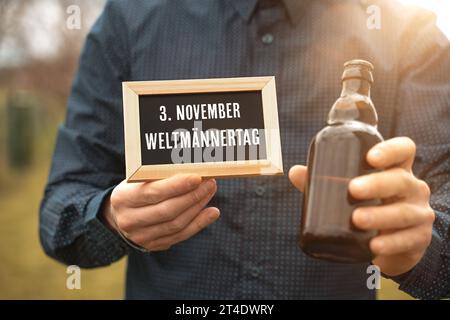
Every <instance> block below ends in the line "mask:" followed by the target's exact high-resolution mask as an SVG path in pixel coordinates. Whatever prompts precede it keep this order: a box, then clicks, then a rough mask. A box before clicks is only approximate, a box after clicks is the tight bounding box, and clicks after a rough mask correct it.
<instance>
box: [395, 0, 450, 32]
mask: <svg viewBox="0 0 450 320" xmlns="http://www.w3.org/2000/svg"><path fill="white" fill-rule="evenodd" d="M398 1H400V2H401V3H402V4H404V5H412V6H418V7H422V8H425V9H428V10H430V11H432V12H434V13H435V14H436V15H437V18H438V20H437V25H438V27H439V28H440V29H441V30H442V31H443V32H444V33H445V35H446V36H447V38H449V39H450V0H398Z"/></svg>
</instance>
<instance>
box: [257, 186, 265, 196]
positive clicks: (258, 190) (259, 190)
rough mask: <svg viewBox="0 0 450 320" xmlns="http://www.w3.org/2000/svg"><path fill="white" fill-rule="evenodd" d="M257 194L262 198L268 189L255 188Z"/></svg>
mask: <svg viewBox="0 0 450 320" xmlns="http://www.w3.org/2000/svg"><path fill="white" fill-rule="evenodd" d="M255 193H256V194H257V195H258V196H260V197H261V196H263V195H264V194H265V193H266V188H265V187H263V186H258V187H256V188H255Z"/></svg>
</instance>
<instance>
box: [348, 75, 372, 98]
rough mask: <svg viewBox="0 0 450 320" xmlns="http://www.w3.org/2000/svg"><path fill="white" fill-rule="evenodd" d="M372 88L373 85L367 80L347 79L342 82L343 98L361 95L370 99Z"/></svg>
mask: <svg viewBox="0 0 450 320" xmlns="http://www.w3.org/2000/svg"><path fill="white" fill-rule="evenodd" d="M370 87H371V83H370V82H369V81H367V80H365V79H358V78H351V79H346V80H344V81H343V82H342V92H341V97H343V96H347V95H352V94H360V95H363V96H367V97H370Z"/></svg>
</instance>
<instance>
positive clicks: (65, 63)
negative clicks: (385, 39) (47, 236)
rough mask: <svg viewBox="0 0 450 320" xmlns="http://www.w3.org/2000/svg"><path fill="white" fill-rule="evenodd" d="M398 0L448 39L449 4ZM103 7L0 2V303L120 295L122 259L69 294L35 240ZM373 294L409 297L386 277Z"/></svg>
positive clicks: (95, 2)
mask: <svg viewBox="0 0 450 320" xmlns="http://www.w3.org/2000/svg"><path fill="white" fill-rule="evenodd" d="M401 2H403V3H406V4H408V5H419V6H424V7H426V8H428V9H430V10H432V11H434V12H435V13H437V14H438V18H439V20H438V25H439V26H440V27H441V29H442V30H443V31H444V32H445V33H446V34H447V35H448V36H449V37H450V1H449V0H401ZM104 3H105V1H104V0H0V299H122V298H123V295H124V278H125V259H122V260H121V261H119V262H118V263H115V264H113V265H112V266H110V267H107V268H100V269H95V270H83V271H82V277H81V279H82V280H81V290H68V289H67V288H66V279H67V274H66V267H65V266H63V265H61V264H59V263H57V262H55V261H53V260H51V259H50V258H48V257H47V256H45V254H44V252H43V251H42V249H41V246H40V242H39V235H38V210H39V204H40V199H41V196H42V192H43V189H44V186H45V182H46V178H47V174H48V170H49V166H50V160H51V154H52V151H53V146H54V141H55V134H56V130H57V126H58V125H59V124H60V123H61V122H62V121H63V119H64V114H65V108H66V100H67V97H68V94H69V93H70V86H71V82H72V78H73V75H74V72H75V70H76V67H77V61H78V57H79V54H80V49H81V47H82V45H83V42H84V38H85V36H86V34H87V32H88V31H89V29H90V27H91V26H92V24H93V23H94V21H95V19H96V18H97V16H98V15H99V14H100V12H101V10H102V8H103V6H104ZM78 17H79V19H80V20H79V21H77V18H78ZM74 19H75V20H74ZM77 22H79V23H77ZM378 297H379V298H380V299H408V298H410V297H409V296H408V295H406V294H405V293H402V292H401V291H399V290H398V289H397V285H396V284H395V283H393V282H392V281H389V280H385V279H383V282H382V286H381V290H379V292H378Z"/></svg>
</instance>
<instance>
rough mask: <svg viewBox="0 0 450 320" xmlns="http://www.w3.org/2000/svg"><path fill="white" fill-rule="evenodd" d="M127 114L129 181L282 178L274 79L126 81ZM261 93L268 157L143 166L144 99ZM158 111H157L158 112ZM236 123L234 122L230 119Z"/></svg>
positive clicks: (125, 117) (127, 171) (124, 98)
mask: <svg viewBox="0 0 450 320" xmlns="http://www.w3.org/2000/svg"><path fill="white" fill-rule="evenodd" d="M122 88H123V114H124V135H125V136H124V138H125V162H126V178H127V181H128V182H140V181H147V180H156V179H163V178H166V177H169V176H171V175H174V174H176V173H197V174H199V175H201V176H203V177H238V176H256V175H282V174H283V163H282V154H281V142H280V132H279V123H278V109H277V98H276V89H275V78H274V77H271V76H270V77H245V78H215V79H194V80H167V81H135V82H123V83H122ZM250 91H251V92H255V91H256V92H260V94H261V100H262V112H263V119H264V132H265V133H264V134H265V137H264V138H265V139H264V143H265V153H266V157H265V158H264V159H259V160H236V161H218V162H198V163H167V164H151V165H146V164H143V163H142V156H141V155H142V153H141V152H142V150H141V145H142V144H141V134H142V133H141V128H140V123H141V122H140V108H139V101H140V97H141V96H147V95H158V96H160V95H178V94H187V93H189V94H191V93H195V94H203V93H221V94H224V95H225V96H226V94H227V93H233V92H250ZM155 112H157V109H156V111H155ZM230 121H232V120H230Z"/></svg>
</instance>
